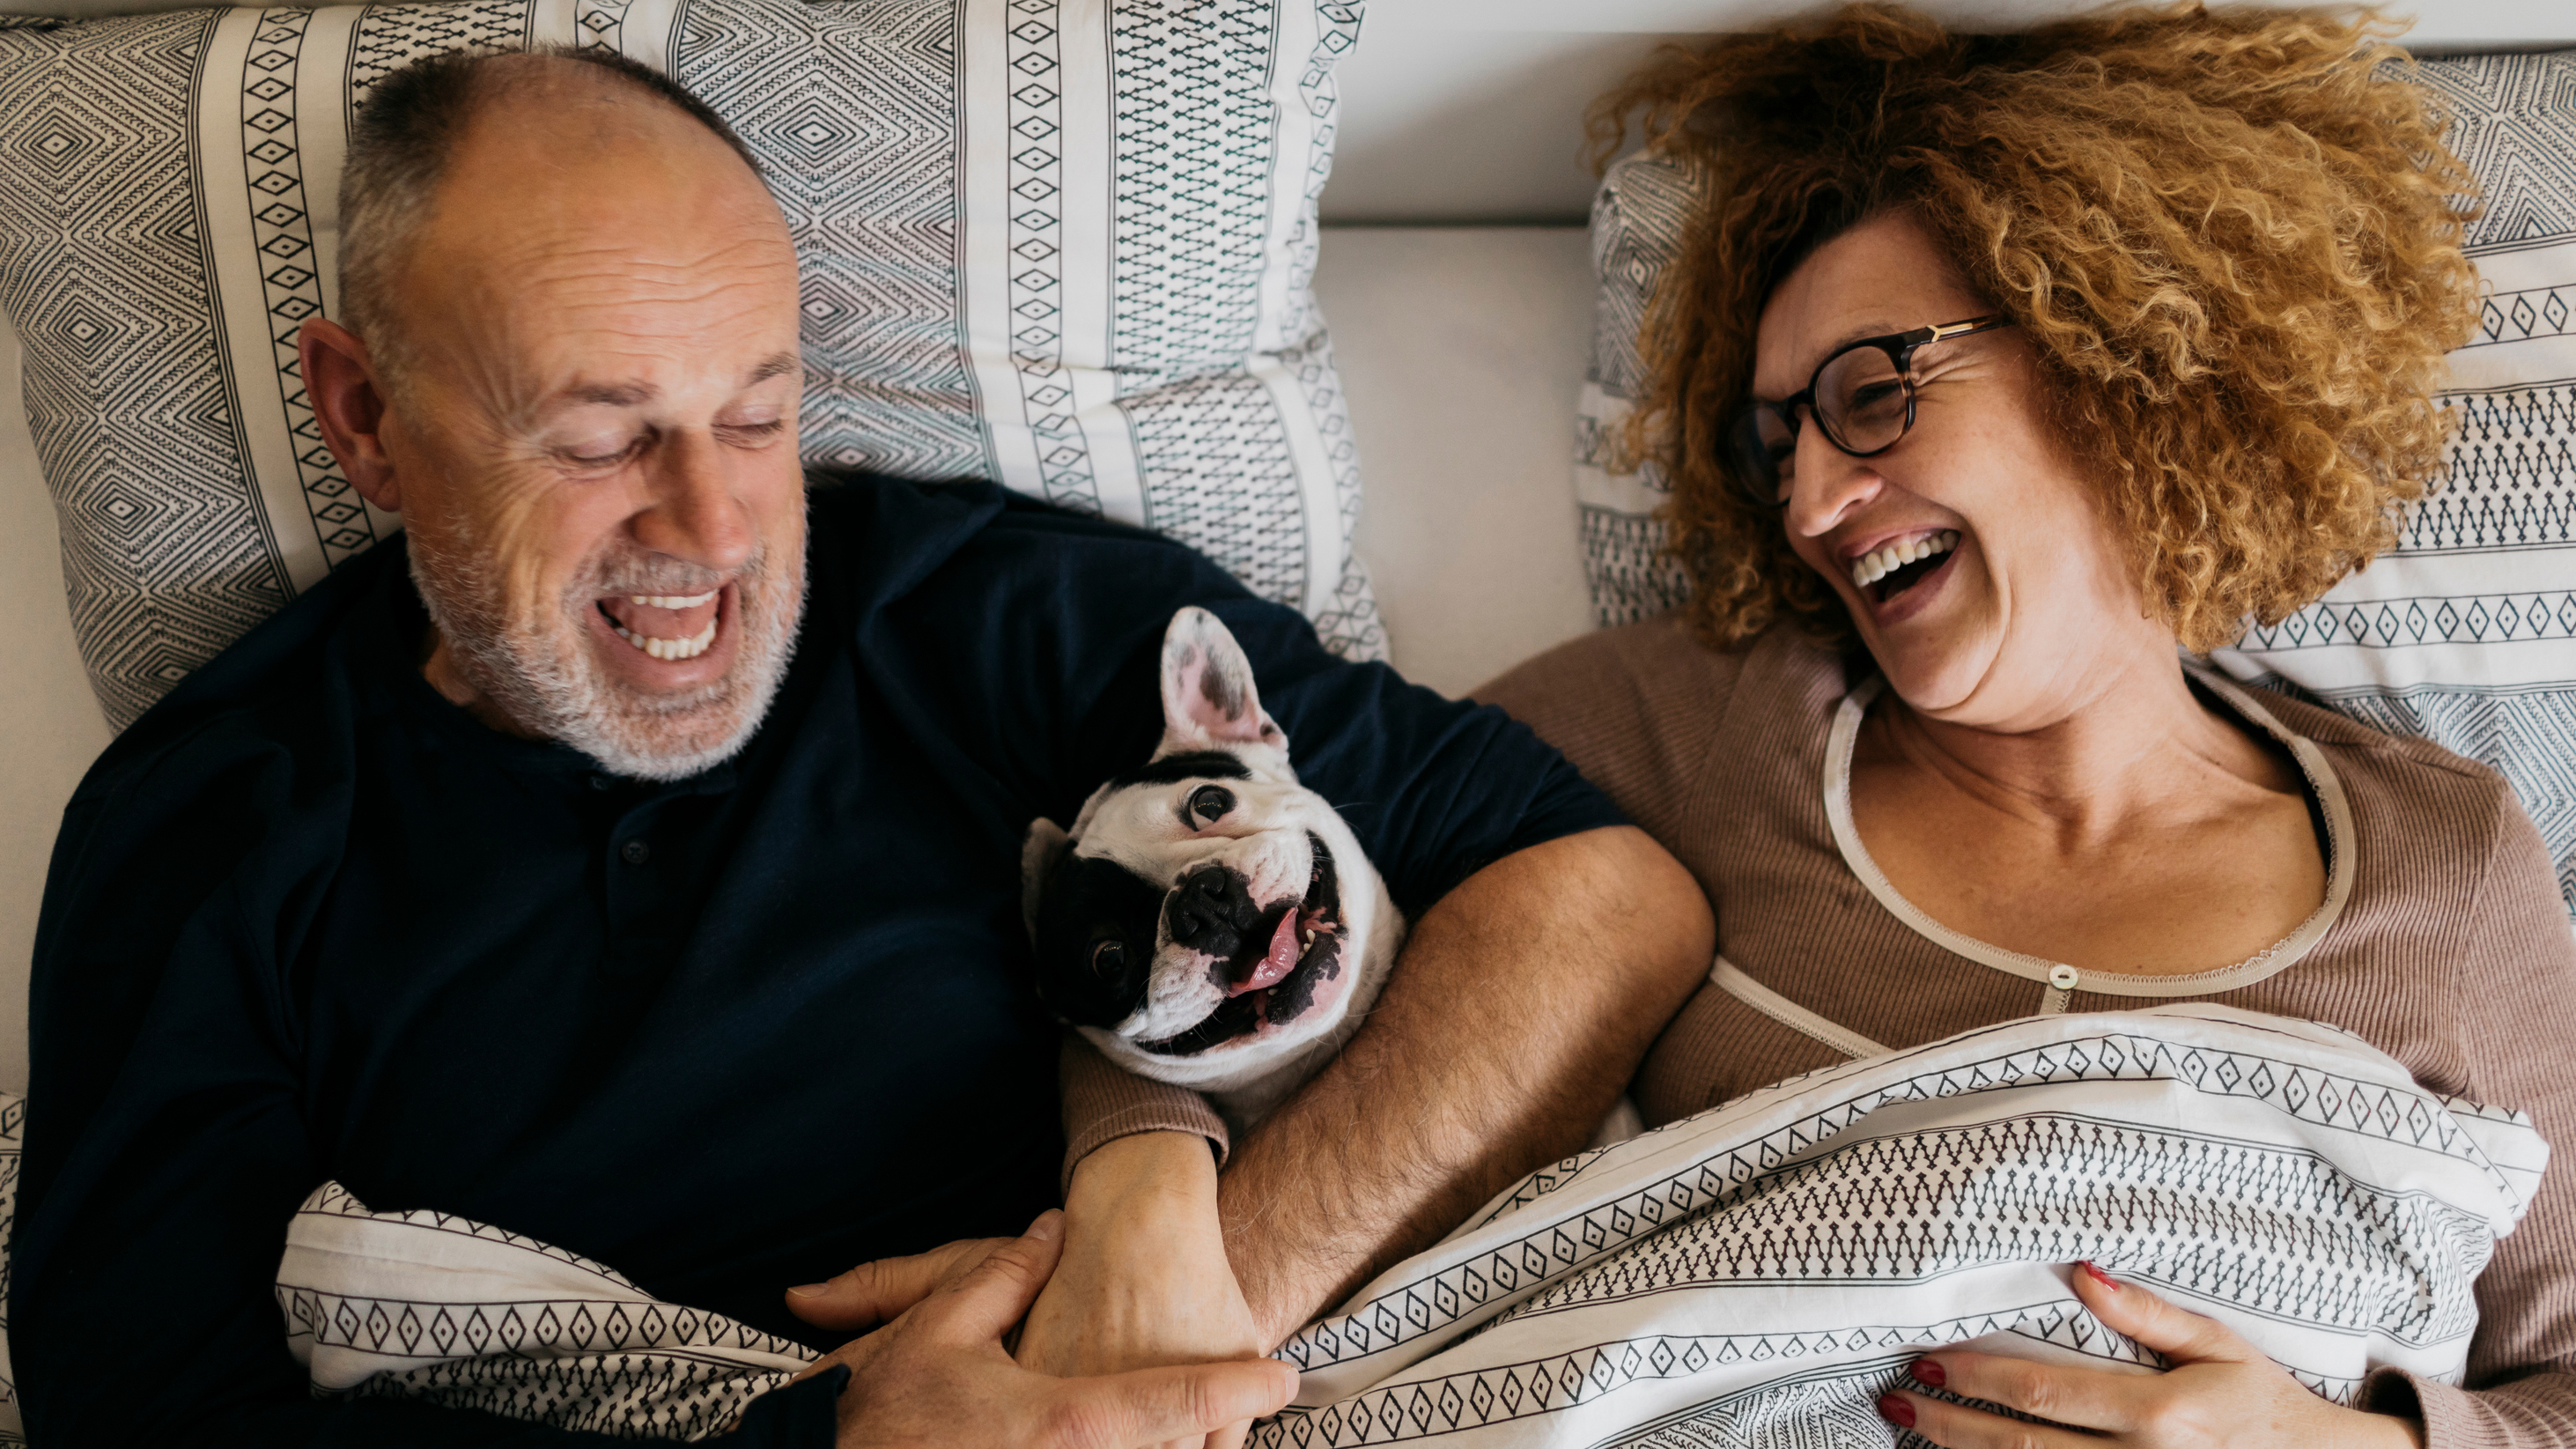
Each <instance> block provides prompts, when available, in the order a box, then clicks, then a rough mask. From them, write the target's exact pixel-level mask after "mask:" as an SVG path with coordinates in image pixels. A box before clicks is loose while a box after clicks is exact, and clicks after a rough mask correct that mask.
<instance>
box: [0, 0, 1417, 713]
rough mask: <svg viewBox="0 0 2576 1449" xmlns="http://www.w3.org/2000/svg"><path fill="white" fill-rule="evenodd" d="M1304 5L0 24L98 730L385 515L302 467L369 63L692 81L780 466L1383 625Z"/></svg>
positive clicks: (892, 7) (833, 8)
mask: <svg viewBox="0 0 2576 1449" xmlns="http://www.w3.org/2000/svg"><path fill="white" fill-rule="evenodd" d="M1359 20H1360V7H1359V6H1358V5H1357V4H1352V3H1322V0H1227V3H1224V4H1216V5H1209V6H1193V7H1173V6H1169V5H1165V4H1161V3H1156V0H1114V3H1110V4H1108V5H1105V6H1103V5H1094V4H1084V3H1077V0H841V3H835V4H830V5H815V4H805V3H800V0H463V3H455V4H431V5H392V6H368V7H346V8H336V9H322V10H294V9H273V10H214V11H191V12H185V13H179V14H171V15H158V16H142V17H131V18H123V19H112V20H101V21H92V22H85V23H80V24H62V23H53V22H35V23H32V24H28V25H22V26H13V27H10V28H7V29H0V309H5V311H6V312H7V315H8V316H9V317H10V319H11V321H12V322H13V323H14V324H15V326H16V329H17V331H18V334H19V336H20V338H21V341H22V345H23V347H24V349H25V354H26V385H25V404H26V407H27V412H28V417H29V422H30V425H31V431H32V433H33V435H34V438H35V442H36V447H37V454H38V458H39V460H40V462H41V464H42V467H43V471H44V473H45V476H46V482H47V486H48V488H49V490H50V491H51V492H52V494H53V497H54V501H55V509H56V516H57V518H58V519H59V520H60V523H61V525H62V542H63V556H64V566H65V577H66V581H67V585H68V592H69V594H70V600H71V607H72V615H73V624H74V632H75V635H76V637H77V639H78V641H79V644H80V647H81V650H82V654H83V658H84V661H85V662H86V664H87V666H88V668H89V672H90V676H91V680H92V683H93V685H94V687H95V688H96V689H97V691H98V693H99V696H100V699H101V701H102V703H103V704H104V705H105V707H106V709H107V712H108V715H109V717H110V720H111V721H112V722H113V723H115V724H116V725H119V726H122V725H123V724H125V723H127V722H129V721H130V720H131V719H133V718H134V716H136V715H137V714H139V713H140V712H141V711H142V710H143V709H144V708H146V707H148V706H149V705H150V704H151V702H152V701H153V700H155V699H157V698H159V696H160V695H161V694H162V693H163V692H166V691H167V690H168V689H169V687H170V686H171V685H173V684H175V683H176V682H177V681H178V680H179V679H180V678H183V677H184V676H185V675H186V674H187V673H188V672H189V671H190V670H192V669H194V668H195V667H196V666H197V665H199V664H201V663H203V662H205V660H207V659H209V658H211V657H212V656H213V655H214V654H215V653H217V652H219V651H220V650H221V649H222V648H223V647H224V646H225V645H227V644H229V643H230V642H231V641H232V640H233V639H235V638H237V637H239V636H240V635H241V634H242V633H243V632H244V631H246V630H247V629H248V628H249V627H250V626H251V625H253V624H255V623H257V622H258V621H259V620H260V619H263V618H265V617H267V615H269V614H270V613H273V612H275V611H276V610H277V609H278V608H279V607H281V606H283V605H284V604H285V602H286V601H287V600H289V599H291V598H293V597H294V596H295V595H296V594H297V593H298V592H299V591H301V590H302V589H304V588H307V587H310V586H311V585H312V584H313V583H314V582H315V581H316V580H317V579H319V578H320V577H321V576H322V575H323V574H324V573H327V572H328V571H329V570H330V569H331V568H333V567H336V566H337V565H338V564H339V563H341V562H343V561H345V560H346V559H347V558H349V557H351V556H353V555H354V554H355V553H357V552H359V551H362V550H363V549H365V548H367V547H369V546H371V545H372V544H373V543H375V542H376V541H378V540H380V539H381V538H383V537H385V536H386V535H387V533H388V532H389V531H390V530H391V529H392V528H394V527H395V526H397V524H396V520H394V519H392V518H390V517H388V516H385V515H382V514H379V513H376V512H374V511H373V510H371V509H369V508H368V507H367V506H366V505H365V504H364V502H363V500H360V499H359V498H357V497H356V495H355V493H354V492H353V491H352V490H351V489H350V488H349V486H348V483H347V480H345V479H344V478H342V477H341V476H340V475H339V472H338V469H337V466H336V464H335V463H334V461H333V460H332V457H331V455H330V453H329V450H328V449H327V448H325V447H323V446H322V442H321V438H320V436H319V432H318V429H317V428H316V427H315V425H314V422H313V418H312V414H311V410H310V408H309V407H308V406H307V405H306V402H305V399H304V394H303V389H302V382H301V379H300V377H298V375H297V364H296V359H295V339H296V332H297V329H298V327H299V326H300V325H301V324H302V322H303V321H304V320H305V319H306V318H308V317H311V316H314V315H317V314H320V315H328V314H330V313H331V312H332V311H333V310H334V309H335V307H336V305H337V301H338V296H337V292H338V278H337V273H336V265H337V250H338V231H337V226H338V218H337V204H338V177H339V170H340V163H341V157H342V156H343V155H344V154H345V149H346V141H347V135H348V126H349V122H350V118H351V116H352V115H353V114H354V112H355V109H356V107H357V106H358V105H359V104H360V103H361V102H363V101H364V99H365V98H366V96H367V94H368V93H369V92H370V91H371V90H372V88H373V86H374V84H375V83H376V82H377V81H379V80H381V79H382V78H383V77H384V76H385V75H386V74H388V73H390V72H391V71H392V70H394V69H395V68H397V67H398V66H400V65H402V64H403V63H405V62H407V61H409V60H411V59H413V58H415V57H418V56H421V55H426V54H432V53H436V52H441V51H447V50H455V49H472V50H478V51H480V50H505V49H518V48H524V47H527V46H531V45H537V44H547V43H579V44H585V45H591V46H597V47H604V48H611V49H615V50H618V51H621V52H623V53H625V54H627V55H629V56H632V57H634V58H635V59H638V60H641V61H644V62H645V63H647V64H650V65H654V66H656V67H659V68H662V69H664V70H666V71H668V72H670V73H671V74H673V75H674V76H675V77H677V78H678V79H679V80H681V81H682V82H683V83H684V84H687V85H689V86H690V87H692V88H693V89H695V90H696V91H698V92H699V94H701V95H702V96H704V97H705V98H706V99H707V100H708V102H709V103H710V104H712V105H713V106H714V107H715V108H716V110H717V111H718V112H719V113H720V114H722V115H724V116H725V117H726V119H727V120H728V122H730V123H731V124H732V125H733V126H734V127H735V128H736V129H737V130H738V131H739V132H740V133H741V134H742V136H743V137H744V139H745V140H746V142H747V143H748V144H749V145H750V146H751V148H752V150H753V151H754V153H755V154H756V155H758V156H759V158H760V160H761V162H762V164H763V167H764V168H765V170H766V172H767V175H768V179H769V182H770V185H771V188H772V190H773V192H774V193H775V194H776V196H777V198H778V201H779V204H780V207H781V209H782V210H783V211H784V212H785V214H786V216H787V218H788V221H789V224H790V226H791V228H792V230H793V232H794V234H795V238H796V242H797V247H798V253H799V259H800V264H801V276H800V298H799V304H800V308H801V311H802V324H803V342H804V353H805V363H806V369H807V377H808V388H807V393H806V399H805V407H804V412H803V416H802V418H801V419H800V423H801V432H802V440H803V448H804V453H805V456H806V460H807V461H808V462H809V463H811V464H817V465H830V466H844V467H857V468H865V469H872V470H875V471H880V472H885V473H891V474H895V475H897V476H903V477H910V478H918V479H926V480H934V481H939V480H953V479H965V478H994V479H997V480H998V481H1001V482H1003V483H1004V484H1006V485H1008V486H1010V487H1013V488H1015V489H1018V490H1020V491H1022V492H1026V493H1029V494H1032V495H1034V496H1037V497H1042V498H1046V499H1048V500H1050V501H1052V502H1055V503H1058V504H1060V505H1063V506H1067V507H1071V508H1075V509H1078V510H1082V511H1086V512H1092V513H1098V514H1104V515H1107V516H1109V517H1112V518H1117V519H1120V520H1123V521H1127V522H1134V523H1140V524H1143V525H1145V526H1148V527H1152V528H1155V529H1158V530H1160V531H1162V532H1165V533H1167V534H1170V535H1172V536H1174V537H1176V538H1179V539H1180V540H1182V541H1183V542H1186V543H1189V544H1191V545H1193V546H1195V547H1198V548H1200V549H1202V550H1203V551H1205V552H1207V553H1209V554H1210V555H1211V556H1214V557H1217V558H1219V559H1221V560H1223V561H1224V562H1225V563H1226V564H1227V566H1228V567H1229V568H1232V569H1233V570H1235V571H1236V573H1237V574H1238V576H1239V577H1241V578H1242V579H1243V580H1244V582H1245V583H1246V585H1247V586H1248V587H1251V588H1253V589H1254V590H1255V591H1256V592H1259V593H1261V594H1262V595H1263V596H1265V597H1268V598H1271V599H1274V600H1277V601H1280V602H1284V603H1287V604H1290V605H1292V606H1294V607H1297V608H1300V609H1302V610H1303V611H1305V612H1306V613H1307V614H1308V616H1309V617H1310V618H1313V619H1315V620H1316V621H1317V623H1318V626H1319V629H1320V631H1321V632H1322V633H1323V634H1324V636H1325V639H1326V642H1327V643H1328V644H1330V645H1332V646H1333V647H1334V648H1335V649H1337V650H1338V651H1340V652H1341V653H1343V654H1344V655H1346V656H1349V657H1355V658H1378V657H1383V655H1384V653H1385V639H1384V633H1383V630H1382V628H1381V626H1380V625H1379V623H1378V619H1377V613H1376V607H1375V604H1374V601H1373V599H1372V597H1371V595H1370V592H1369V589H1368V585H1367V580H1366V576H1365V574H1364V573H1363V572H1362V571H1361V569H1360V567H1359V565H1358V562H1357V560H1356V558H1355V556H1354V555H1353V553H1352V550H1351V535H1352V532H1353V530H1354V528H1355V526H1356V523H1357V519H1358V513H1359V478H1358V470H1357V462H1356V456H1355V452H1354V449H1353V447H1352V443H1351V437H1350V426H1349V420H1348V413H1347V409H1346V407H1345V405H1344V403H1343V399H1342V394H1341V389H1340V383H1339V379H1338V377H1337V375H1336V374H1335V372H1334V369H1333V365H1332V353H1331V348H1330V345H1329V343H1328V341H1327V340H1326V338H1325V335H1324V332H1323V327H1322V320H1321V318H1320V316H1319V315H1318V314H1317V313H1316V311H1315V308H1314V304H1313V299H1312V294H1311V282H1312V276H1313V270H1314V261H1315V253H1316V236H1317V233H1316V227H1315V201H1316V198H1317V196H1318V194H1319V193H1320V190H1321V187H1322V182H1323V178H1324V176H1325V175H1326V174H1327V173H1328V171H1329V168H1330V164H1331V155H1332V143H1333V135H1334V116H1335V113H1336V109H1337V93H1336V91H1335V89H1334V82H1333V67H1334V63H1335V62H1336V61H1337V60H1338V59H1339V58H1340V57H1341V56H1342V55H1343V54H1346V53H1347V52H1348V51H1349V49H1350V48H1351V47H1352V45H1353V44H1354V43H1355V41H1356V39H1357V34H1358V29H1359Z"/></svg>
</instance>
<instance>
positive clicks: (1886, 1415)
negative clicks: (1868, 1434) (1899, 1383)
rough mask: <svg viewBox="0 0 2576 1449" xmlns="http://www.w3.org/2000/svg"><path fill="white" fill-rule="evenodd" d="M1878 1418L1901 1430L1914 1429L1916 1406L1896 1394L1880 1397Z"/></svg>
mask: <svg viewBox="0 0 2576 1449" xmlns="http://www.w3.org/2000/svg"><path fill="white" fill-rule="evenodd" d="M1878 1416H1879V1417H1880V1418H1882V1419H1885V1420H1886V1421H1887V1422H1889V1423H1891V1424H1894V1425H1895V1426H1896V1427H1898V1428H1900V1429H1911V1428H1913V1427H1914V1406H1913V1405H1912V1404H1909V1403H1907V1402H1905V1401H1904V1400H1903V1399H1900V1398H1898V1397H1897V1396H1896V1395H1894V1394H1881V1395H1879V1396H1878Z"/></svg>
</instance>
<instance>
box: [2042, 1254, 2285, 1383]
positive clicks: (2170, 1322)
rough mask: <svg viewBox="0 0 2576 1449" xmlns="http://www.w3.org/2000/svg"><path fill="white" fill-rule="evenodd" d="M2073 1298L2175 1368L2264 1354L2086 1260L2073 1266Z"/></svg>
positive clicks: (2225, 1329)
mask: <svg viewBox="0 0 2576 1449" xmlns="http://www.w3.org/2000/svg"><path fill="white" fill-rule="evenodd" d="M2075 1296H2076V1297H2078V1298H2081V1299H2083V1300H2084V1306H2085V1307H2087V1308H2090V1309H2092V1310H2093V1316H2094V1317H2096V1318H2099V1319H2101V1320H2102V1322H2103V1323H2105V1324H2106V1325H2108V1326H2109V1327H2110V1328H2111V1330H2112V1331H2113V1332H2115V1333H2125V1334H2127V1335H2128V1336H2129V1337H2131V1338H2134V1339H2136V1340H2137V1341H2138V1342H2140V1343H2142V1344H2145V1345H2146V1346H2147V1347H2149V1348H2152V1349H2154V1350H2155V1351H2156V1352H2158V1353H2160V1354H2163V1355H2164V1356H2165V1358H2166V1360H2167V1361H2168V1362H2170V1363H2171V1364H2173V1366H2174V1367H2176V1368H2180V1367H2182V1366H2183V1365H2184V1364H2187V1363H2254V1362H2261V1361H2263V1354H2262V1352H2261V1351H2260V1350H2258V1349H2256V1348H2255V1347H2254V1345H2252V1344H2250V1343H2247V1342H2246V1341H2245V1340H2244V1339H2242V1338H2239V1337H2238V1336H2237V1335H2236V1334H2235V1333H2234V1332H2233V1331H2232V1330H2230V1329H2229V1328H2228V1327H2227V1325H2226V1324H2223V1323H2221V1322H2219V1321H2218V1320H2217V1319H2215V1318H2204V1317H2202V1316H2201V1315H2199V1314H2197V1313H2194V1312H2192V1311H2190V1310H2189V1309H2185V1308H2176V1307H2175V1306H2173V1305H2172V1304H2170V1303H2167V1302H2166V1301H2165V1300H2164V1299H2162V1298H2159V1297H2157V1296H2156V1295H2155V1294H2153V1293H2150V1292H2148V1291H2147V1290H2146V1289H2144V1288H2141V1287H2139V1286H2138V1285H2137V1284H2135V1283H2123V1282H2121V1281H2120V1280H2118V1279H2116V1278H2114V1277H2112V1276H2111V1275H2110V1274H2108V1273H2105V1272H2103V1271H2102V1270H2101V1269H2099V1268H2096V1267H2094V1266H2093V1265H2092V1264H2090V1263H2078V1264H2076V1265H2075Z"/></svg>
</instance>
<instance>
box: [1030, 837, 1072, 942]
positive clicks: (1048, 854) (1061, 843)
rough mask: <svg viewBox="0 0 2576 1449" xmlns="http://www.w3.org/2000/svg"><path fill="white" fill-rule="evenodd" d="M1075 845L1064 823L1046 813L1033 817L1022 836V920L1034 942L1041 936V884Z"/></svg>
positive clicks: (1043, 883) (1031, 940)
mask: <svg viewBox="0 0 2576 1449" xmlns="http://www.w3.org/2000/svg"><path fill="white" fill-rule="evenodd" d="M1072 848H1073V838H1072V837H1071V836H1068V835H1066V834H1065V833H1064V827H1063V826H1061V825H1058V824H1056V823H1055V822H1054V821H1052V820H1049V819H1047V818H1046V817H1045V816H1043V815H1041V816H1039V817H1038V818H1037V819H1035V820H1032V821H1030V822H1029V833H1028V834H1026V835H1023V836H1021V837H1020V924H1021V925H1023V926H1026V927H1027V928H1028V932H1029V944H1030V945H1032V946H1034V945H1036V944H1037V939H1038V888H1039V887H1040V886H1043V885H1045V884H1046V878H1047V877H1048V876H1051V875H1053V874H1055V868H1056V865H1057V863H1058V862H1060V861H1062V860H1063V859H1064V853H1065V852H1066V851H1068V850H1071V849H1072Z"/></svg>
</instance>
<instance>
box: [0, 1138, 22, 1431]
mask: <svg viewBox="0 0 2576 1449" xmlns="http://www.w3.org/2000/svg"><path fill="white" fill-rule="evenodd" d="M26 1129H27V1100H26V1098H24V1097H20V1096H18V1095H16V1094H14V1093H10V1092H0V1449H10V1446H23V1445H25V1444H26V1442H27V1433H26V1422H25V1420H24V1419H23V1418H22V1417H21V1416H20V1414H19V1412H18V1380H17V1373H16V1371H15V1370H14V1369H12V1368H11V1367H10V1366H9V1241H10V1236H11V1233H12V1232H13V1230H14V1229H15V1228H16V1227H17V1222H18V1150H19V1148H20V1147H21V1146H22V1145H23V1144H24V1142H25V1140H26Z"/></svg>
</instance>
